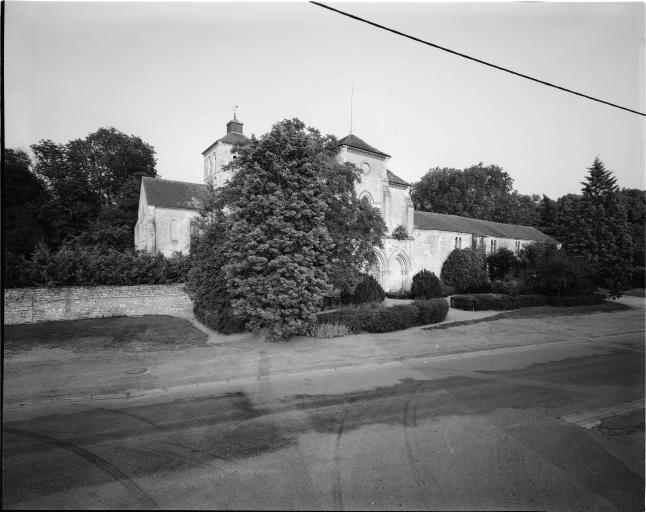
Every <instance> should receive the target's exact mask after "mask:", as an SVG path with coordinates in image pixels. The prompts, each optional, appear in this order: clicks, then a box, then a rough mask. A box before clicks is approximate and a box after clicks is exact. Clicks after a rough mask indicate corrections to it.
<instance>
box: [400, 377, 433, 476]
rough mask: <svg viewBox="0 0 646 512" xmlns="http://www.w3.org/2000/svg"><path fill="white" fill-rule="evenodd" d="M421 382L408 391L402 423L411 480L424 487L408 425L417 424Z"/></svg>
mask: <svg viewBox="0 0 646 512" xmlns="http://www.w3.org/2000/svg"><path fill="white" fill-rule="evenodd" d="M421 386H422V384H421V383H420V384H418V385H417V386H415V387H414V388H413V390H412V391H411V392H410V393H408V397H407V399H406V404H405V405H404V413H403V415H402V423H403V424H404V441H405V443H406V454H407V456H408V466H409V467H410V469H411V471H412V472H413V480H414V481H415V485H417V486H418V487H426V486H427V485H428V482H427V481H426V478H424V475H423V473H422V472H421V471H420V468H419V466H418V465H417V461H416V460H415V454H414V451H413V446H412V443H413V440H412V439H411V433H410V427H414V426H416V425H417V394H418V392H419V389H420V388H421ZM411 404H412V408H411Z"/></svg>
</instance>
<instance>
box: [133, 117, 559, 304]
mask: <svg viewBox="0 0 646 512" xmlns="http://www.w3.org/2000/svg"><path fill="white" fill-rule="evenodd" d="M245 140H248V139H247V137H246V136H245V135H244V133H243V123H242V122H240V121H239V120H238V119H237V118H236V116H235V115H234V118H233V119H232V120H231V121H229V122H228V123H227V125H226V134H225V135H224V136H223V137H222V138H220V139H218V140H216V141H215V142H214V143H213V144H211V145H210V146H209V147H208V148H206V149H205V150H204V151H203V152H202V155H203V157H204V181H205V182H206V181H207V180H213V183H214V184H215V186H216V187H220V186H222V185H223V184H224V183H225V182H226V181H227V180H228V179H229V178H230V177H231V172H230V171H225V170H223V167H224V166H225V165H226V164H228V163H229V162H230V161H231V160H232V159H233V158H235V155H234V154H233V153H232V149H233V145H234V144H235V143H236V142H240V141H245ZM338 150H339V151H338V155H337V159H338V160H339V162H341V163H343V162H351V163H353V164H355V165H356V166H357V168H358V169H360V171H361V181H360V182H359V183H357V185H356V187H357V196H358V197H359V198H360V199H363V200H365V201H368V202H369V203H370V204H372V205H373V206H375V207H377V208H379V210H380V211H381V214H382V217H383V219H384V221H385V222H386V225H387V226H388V235H387V236H386V237H385V238H384V244H383V249H379V248H375V254H376V257H377V258H376V259H377V263H376V265H375V267H374V268H373V275H374V276H375V277H376V278H377V280H378V281H379V282H380V284H381V285H382V286H383V288H384V289H385V290H386V291H390V292H398V291H403V290H409V289H410V283H411V279H412V277H413V275H415V274H416V273H417V272H419V271H420V270H422V269H427V270H430V271H431V272H434V273H435V274H436V275H437V276H439V275H440V272H441V269H442V264H443V263H444V261H445V260H446V258H447V256H448V255H449V253H450V252H451V251H452V250H453V249H456V248H466V247H473V248H480V249H484V251H485V252H486V253H487V254H489V253H491V252H494V251H496V250H497V249H498V248H500V247H506V248H508V249H510V250H512V251H514V252H518V251H519V250H520V248H521V247H523V246H524V245H526V244H529V243H532V242H534V241H540V242H548V241H550V242H553V241H554V240H553V239H552V238H550V237H549V236H547V235H545V234H544V233H541V232H540V231H538V230H537V229H535V228H532V227H528V226H519V225H514V224H502V223H499V222H491V221H484V220H478V219H471V218H467V217H460V216H457V215H444V214H439V213H429V212H416V211H415V210H414V208H413V202H412V201H411V197H410V191H411V185H410V183H408V182H407V181H406V180H403V179H402V178H400V177H399V176H397V175H396V174H395V173H394V172H393V171H391V170H390V169H388V161H389V160H390V155H388V154H387V153H384V152H383V151H380V150H378V149H376V148H374V147H372V146H371V145H369V144H367V143H366V142H364V141H363V140H361V139H360V138H359V137H357V136H356V135H353V134H349V135H346V136H345V137H343V138H342V139H340V140H339V141H338ZM204 188H205V185H204V184H199V183H188V182H183V181H172V180H163V179H155V178H143V179H142V182H141V191H140V196H139V215H138V220H137V224H136V226H135V247H136V249H139V250H143V251H148V252H152V253H155V254H157V253H163V254H164V255H166V256H170V255H172V254H173V253H174V252H176V251H178V252H182V253H188V251H189V250H190V239H191V233H192V232H194V231H195V229H196V225H195V218H196V217H197V215H198V208H199V197H200V195H201V194H202V192H203V190H204ZM398 226H403V228H404V229H405V231H406V233H407V235H408V236H407V237H406V238H404V239H400V238H401V237H399V238H394V237H393V236H392V233H393V230H394V229H395V228H396V227H398ZM400 230H401V229H400Z"/></svg>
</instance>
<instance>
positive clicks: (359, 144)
mask: <svg viewBox="0 0 646 512" xmlns="http://www.w3.org/2000/svg"><path fill="white" fill-rule="evenodd" d="M337 146H348V147H351V148H355V149H360V150H362V151H367V152H368V153H375V154H376V155H380V156H385V157H388V158H390V155H389V154H387V153H384V152H383V151H379V150H378V149H377V148H373V147H372V146H371V145H370V144H368V143H367V142H364V141H362V140H361V139H360V138H359V137H357V136H356V135H353V134H352V133H350V134H348V135H346V136H345V137H343V138H342V139H340V140H339V142H337Z"/></svg>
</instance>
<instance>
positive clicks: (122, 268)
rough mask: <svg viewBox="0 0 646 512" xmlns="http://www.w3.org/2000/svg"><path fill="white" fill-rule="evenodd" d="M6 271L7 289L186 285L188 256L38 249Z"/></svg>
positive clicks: (92, 248) (9, 266) (66, 248)
mask: <svg viewBox="0 0 646 512" xmlns="http://www.w3.org/2000/svg"><path fill="white" fill-rule="evenodd" d="M9 263H10V264H9V265H8V266H7V267H5V269H4V277H5V287H6V288H23V287H30V286H46V287H56V286H100V285H118V286H129V285H138V284H171V283H181V282H185V281H186V279H187V275H188V270H189V267H190V259H189V257H188V256H183V255H181V254H175V255H174V256H172V257H171V258H165V257H164V255H163V254H158V255H156V256H153V255H151V254H137V253H133V252H120V251H117V250H115V249H109V248H102V247H85V246H80V247H73V246H63V247H62V248H61V249H59V250H58V251H51V250H50V249H48V248H47V247H45V246H43V245H41V246H39V247H38V248H37V249H36V250H35V251H34V252H33V253H32V255H31V259H30V260H27V259H24V258H20V259H13V260H11V262H9Z"/></svg>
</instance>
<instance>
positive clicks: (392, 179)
mask: <svg viewBox="0 0 646 512" xmlns="http://www.w3.org/2000/svg"><path fill="white" fill-rule="evenodd" d="M386 173H387V174H388V183H390V184H393V185H401V186H402V187H410V186H411V185H410V183H408V182H407V181H406V180H403V179H401V178H400V177H399V176H397V175H396V174H395V173H394V172H392V171H391V170H389V169H386Z"/></svg>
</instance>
